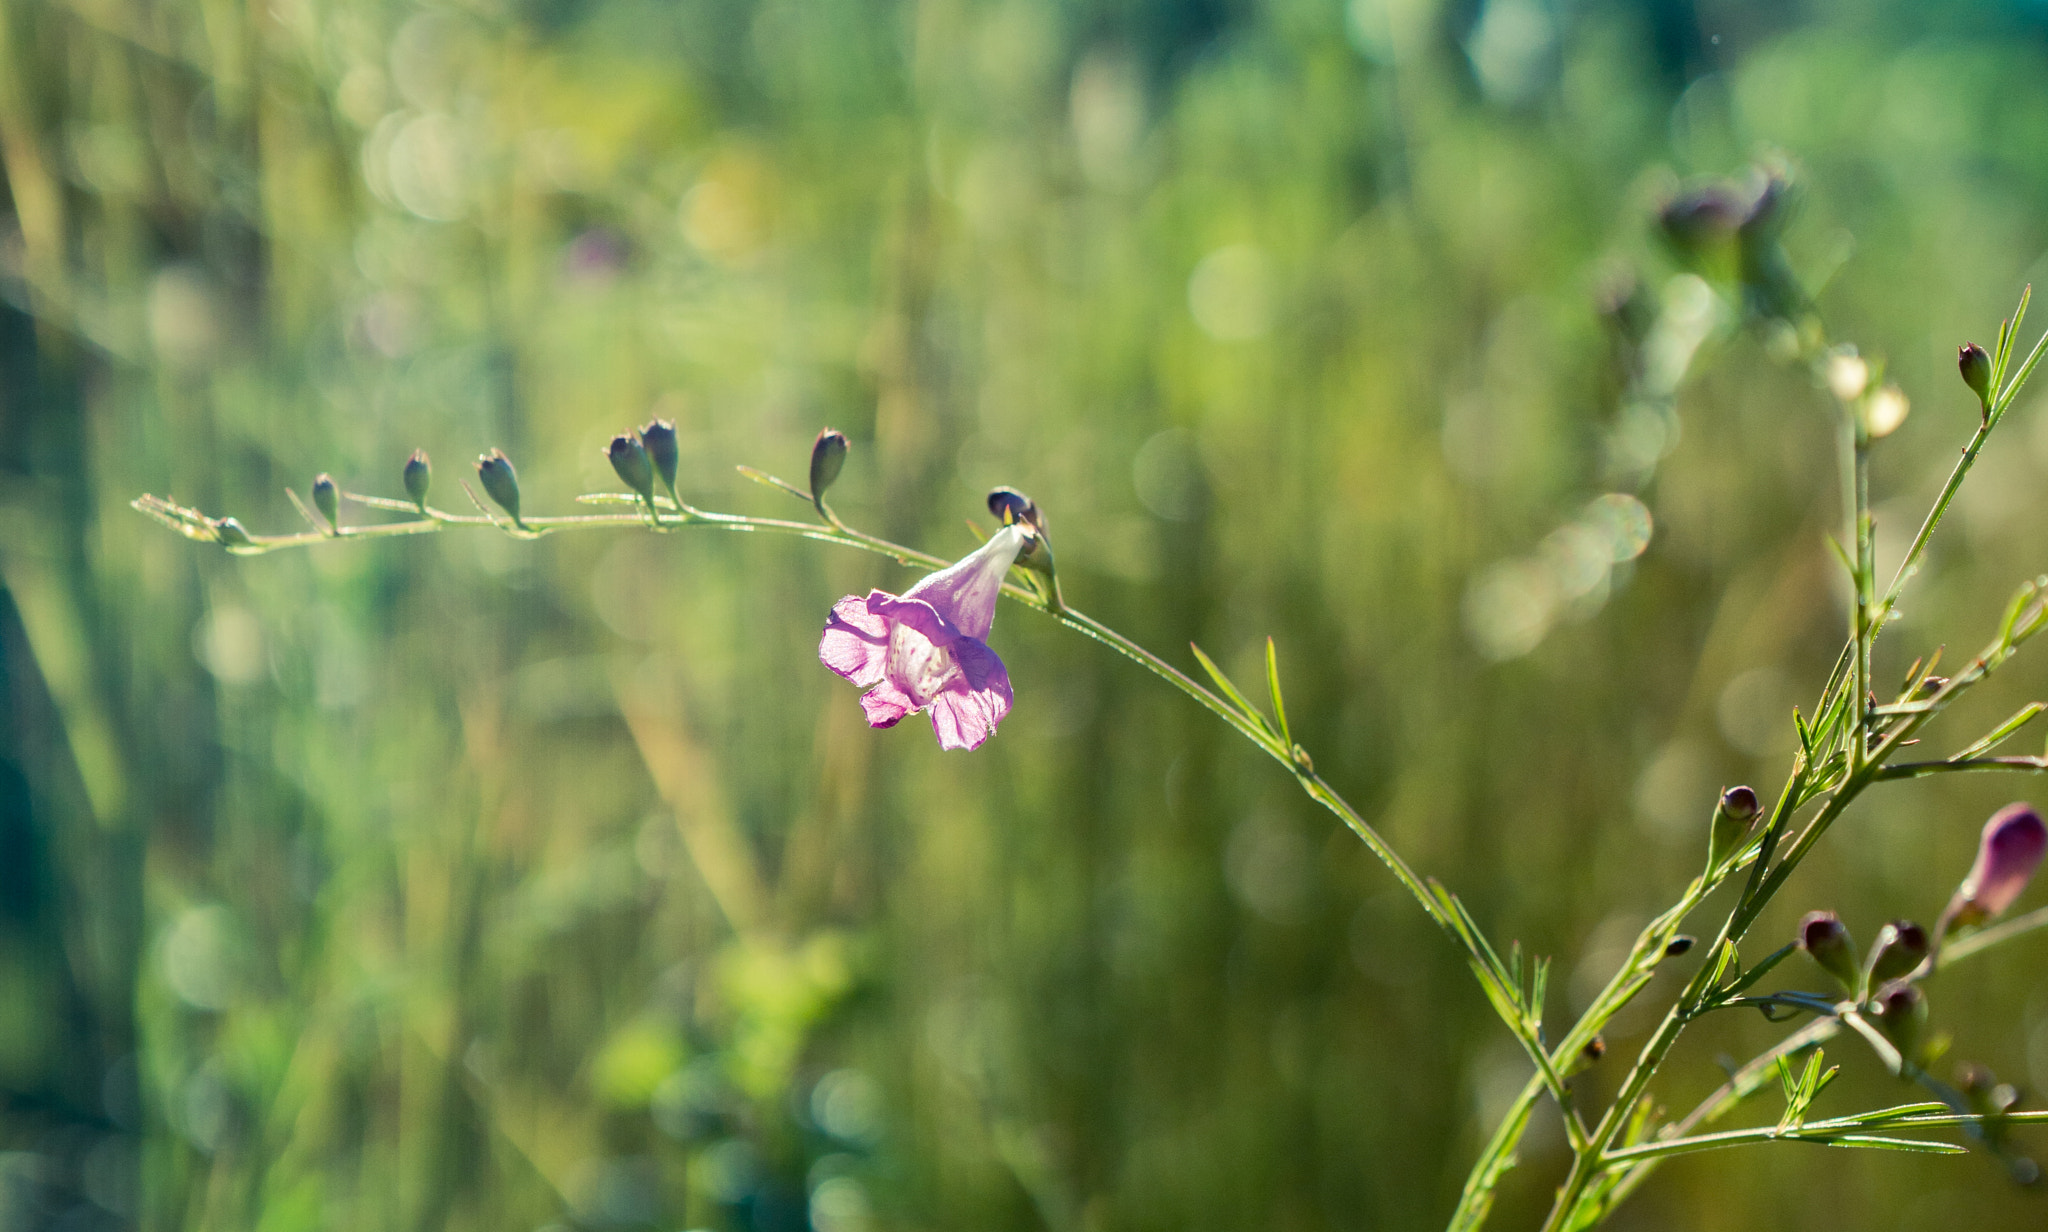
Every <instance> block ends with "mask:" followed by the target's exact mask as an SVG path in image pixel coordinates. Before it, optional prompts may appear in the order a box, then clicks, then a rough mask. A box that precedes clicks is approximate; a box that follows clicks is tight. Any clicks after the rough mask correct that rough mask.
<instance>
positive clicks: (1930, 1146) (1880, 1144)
mask: <svg viewBox="0 0 2048 1232" xmlns="http://www.w3.org/2000/svg"><path fill="white" fill-rule="evenodd" d="M1804 1140H1805V1141H1807V1142H1818V1143H1820V1144H1822V1145H1823V1146H1847V1147H1860V1148H1862V1149H1863V1150H1867V1151H1918V1152H1920V1153H1921V1154H1923V1155H1968V1154H1969V1153H1970V1152H1969V1151H1968V1150H1967V1149H1966V1148H1963V1147H1959V1146H1957V1145H1956V1144H1955V1143H1953V1142H1933V1141H1929V1140H1928V1139H1925V1138H1881V1137H1878V1136H1877V1135H1875V1134H1842V1135H1840V1136H1838V1137H1827V1138H1807V1139H1804Z"/></svg>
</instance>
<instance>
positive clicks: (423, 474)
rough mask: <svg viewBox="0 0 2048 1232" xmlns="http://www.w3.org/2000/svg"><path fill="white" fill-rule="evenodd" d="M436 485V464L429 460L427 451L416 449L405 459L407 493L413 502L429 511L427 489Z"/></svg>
mask: <svg viewBox="0 0 2048 1232" xmlns="http://www.w3.org/2000/svg"><path fill="white" fill-rule="evenodd" d="M433 486H434V464H433V463H432V462H429V461H428V460H427V451H426V450H424V449H415V450H413V451H412V456H411V457H410V458H407V459H406V460H405V494H406V495H407V496H410V497H412V503H413V504H415V505H418V506H419V507H420V512H421V513H425V512H426V511H427V490H428V489H429V488H431V487H433Z"/></svg>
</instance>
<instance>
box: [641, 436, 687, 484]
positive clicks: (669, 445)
mask: <svg viewBox="0 0 2048 1232" xmlns="http://www.w3.org/2000/svg"><path fill="white" fill-rule="evenodd" d="M640 443H641V444H643V445H645V446H647V456H648V457H649V458H651V459H653V460H654V473H655V474H657V475H660V476H661V483H662V486H663V487H665V488H667V489H668V494H669V495H670V496H674V495H675V494H676V463H677V462H678V461H679V460H680V457H681V455H680V454H679V453H678V452H677V450H676V426H675V424H674V423H672V422H670V421H669V420H666V419H656V420H652V421H650V422H649V423H648V425H647V426H646V427H644V428H642V429H640Z"/></svg>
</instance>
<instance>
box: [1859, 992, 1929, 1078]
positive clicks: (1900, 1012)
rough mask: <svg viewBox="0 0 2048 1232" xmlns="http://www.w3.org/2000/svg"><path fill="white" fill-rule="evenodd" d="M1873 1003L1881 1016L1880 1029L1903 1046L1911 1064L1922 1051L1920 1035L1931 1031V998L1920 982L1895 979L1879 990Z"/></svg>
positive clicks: (1902, 1054)
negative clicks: (1929, 1015) (1922, 988)
mask: <svg viewBox="0 0 2048 1232" xmlns="http://www.w3.org/2000/svg"><path fill="white" fill-rule="evenodd" d="M1870 1007H1871V1010H1872V1011H1873V1012H1874V1013H1875V1015H1876V1017H1877V1029H1878V1030H1880V1031H1882V1032H1884V1037H1885V1038H1886V1039H1888V1040H1890V1041H1891V1042H1892V1047H1894V1048H1896V1049H1898V1050H1899V1056H1900V1058H1901V1059H1903V1060H1904V1061H1906V1062H1907V1063H1908V1064H1911V1063H1912V1061H1913V1059H1914V1057H1915V1056H1916V1055H1917V1054H1918V1053H1919V1051H1920V1037H1921V1036H1922V1035H1924V1034H1926V1031H1927V998H1926V996H1925V995H1924V994H1922V993H1921V991H1920V986H1919V985H1918V984H1908V983H1907V982H1906V981H1904V980H1893V981H1892V982H1891V983H1889V984H1886V985H1885V986H1884V987H1882V988H1880V989H1878V990H1877V995H1876V996H1875V997H1872V998H1871V1000H1870Z"/></svg>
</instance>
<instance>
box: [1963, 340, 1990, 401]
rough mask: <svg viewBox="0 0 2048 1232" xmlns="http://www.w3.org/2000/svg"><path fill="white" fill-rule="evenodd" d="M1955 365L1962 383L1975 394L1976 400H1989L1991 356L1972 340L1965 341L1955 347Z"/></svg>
mask: <svg viewBox="0 0 2048 1232" xmlns="http://www.w3.org/2000/svg"><path fill="white" fill-rule="evenodd" d="M1956 367H1957V368H1958V369H1959V370H1960V371H1961V372H1962V374H1963V384H1965V385H1968V386H1969V387H1970V392H1972V393H1974V394H1976V395H1977V401H1979V402H1983V403H1989V402H1990V401H1991V356H1989V355H1987V354H1985V352H1984V348H1983V347H1980V346H1978V345H1977V344H1976V343H1974V342H1966V343H1964V344H1963V345H1962V346H1959V347H1957V348H1956Z"/></svg>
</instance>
